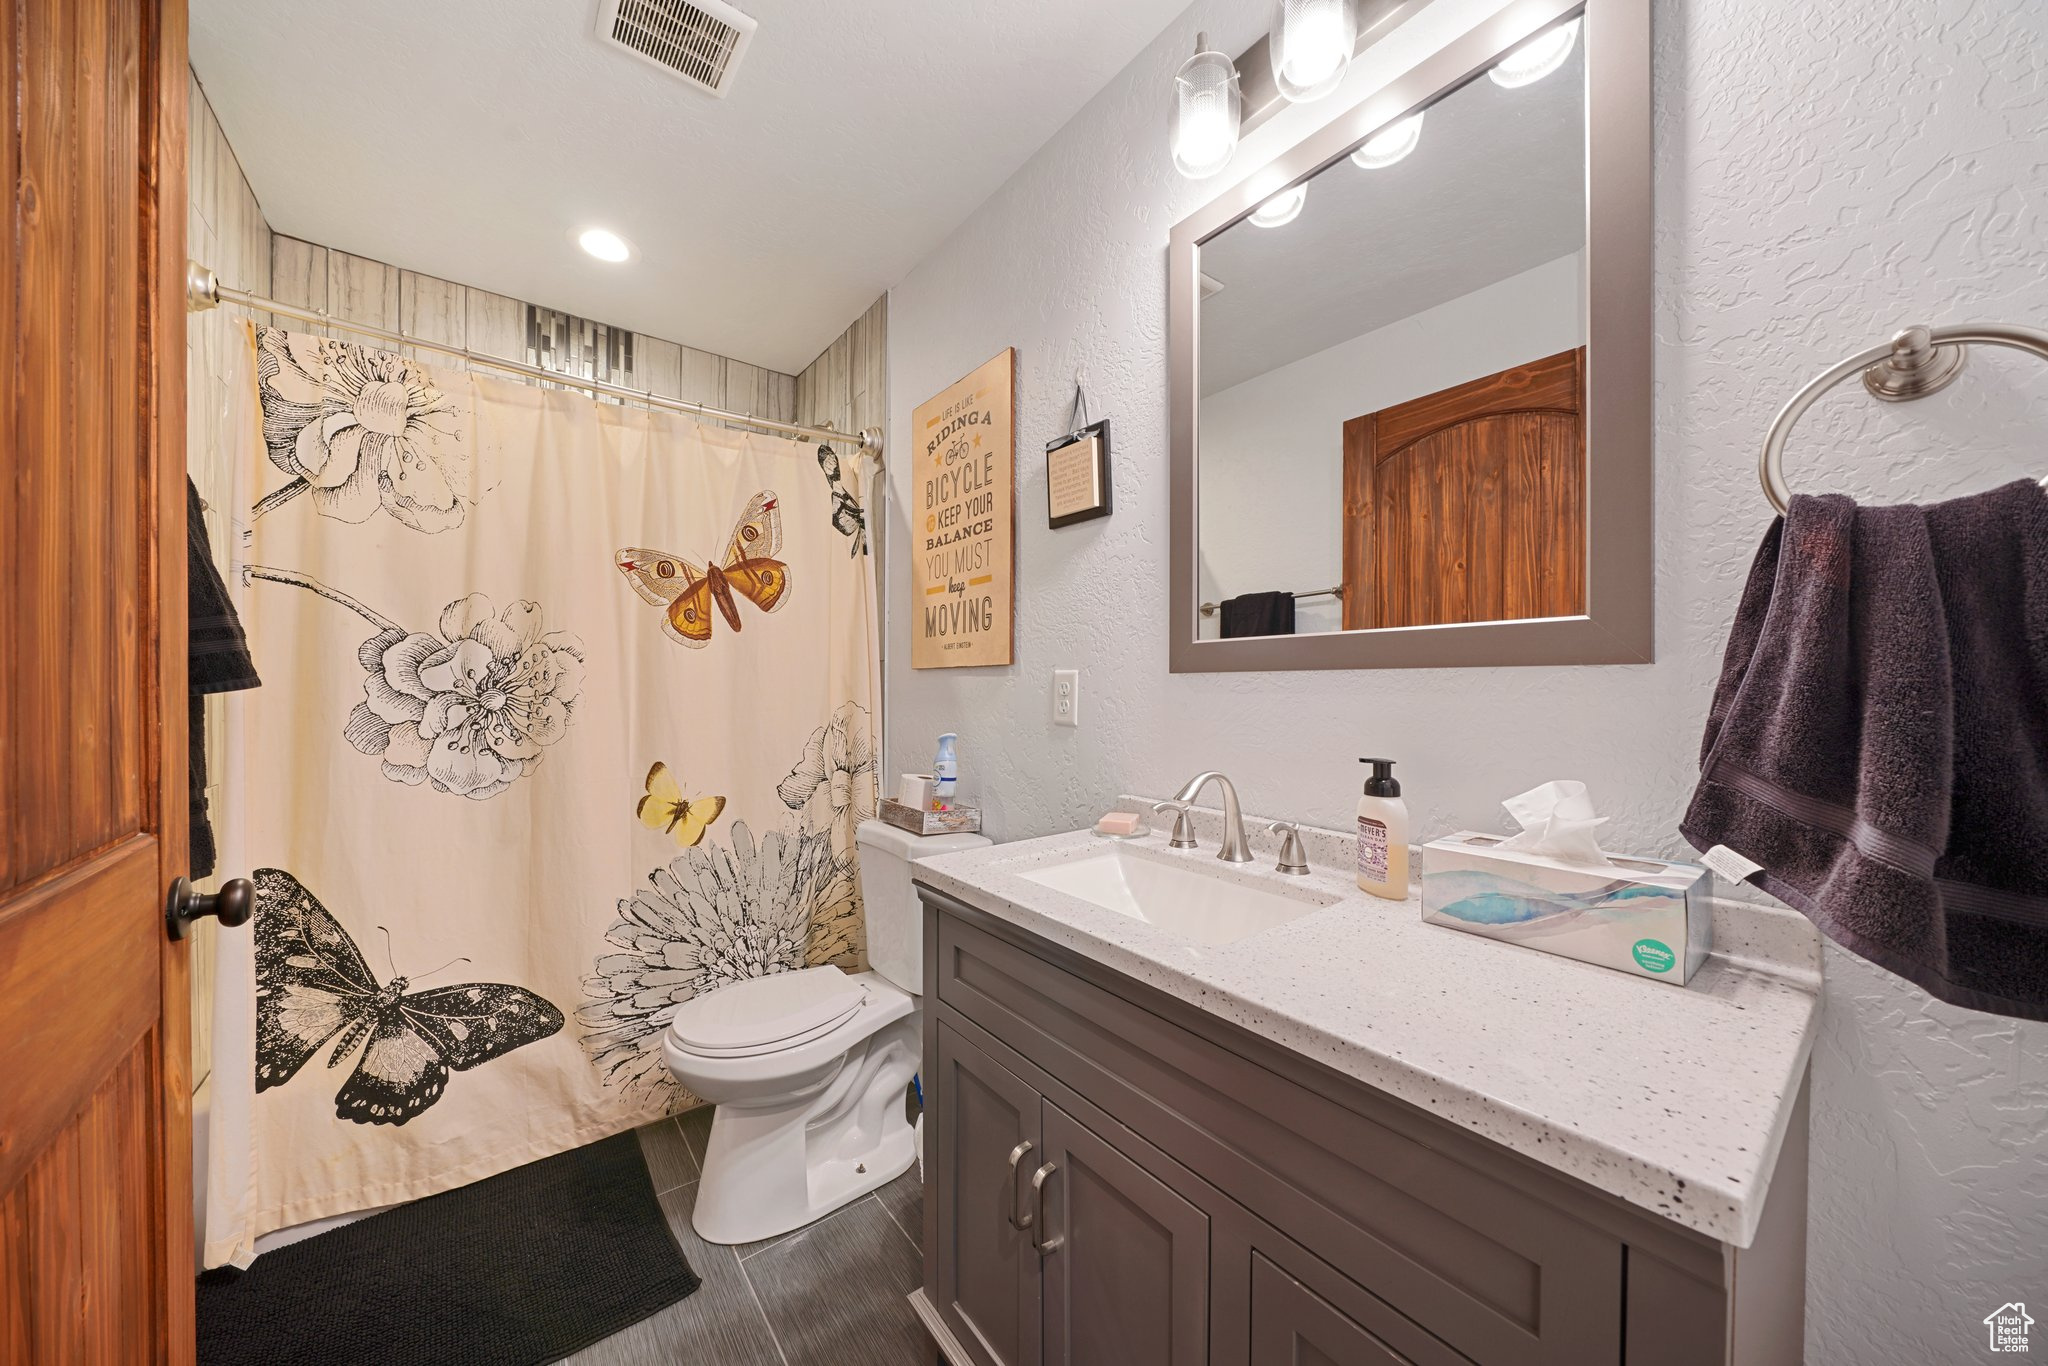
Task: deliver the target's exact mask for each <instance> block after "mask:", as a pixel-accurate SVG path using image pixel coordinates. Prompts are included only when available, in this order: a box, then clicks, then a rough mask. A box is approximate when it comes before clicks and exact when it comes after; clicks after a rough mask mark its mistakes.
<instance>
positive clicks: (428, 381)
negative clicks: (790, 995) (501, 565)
mask: <svg viewBox="0 0 2048 1366" xmlns="http://www.w3.org/2000/svg"><path fill="white" fill-rule="evenodd" d="M256 336H257V360H256V375H257V383H258V384H259V385H260V386H261V387H262V396H263V397H262V402H263V443H264V446H265V447H266V448H267V449H268V451H269V454H270V463H271V464H273V465H275V466H277V467H278V468H279V469H281V470H283V471H284V472H285V473H286V474H288V475H291V476H292V480H291V482H290V483H288V484H286V485H285V486H284V487H282V488H280V489H277V490H275V491H274V492H272V493H269V494H266V495H265V496H264V497H263V498H262V499H261V500H260V501H258V502H257V504H256V507H255V515H256V516H258V517H261V516H262V515H264V514H265V513H267V512H271V511H273V510H275V509H276V508H278V507H281V506H282V505H283V504H285V503H286V502H288V501H290V500H291V499H293V498H296V497H298V496H299V495H301V494H305V495H307V496H308V499H309V501H310V502H311V503H312V504H313V507H314V509H315V510H316V511H318V512H319V513H320V515H321V516H323V517H335V518H339V519H340V520H341V521H344V522H362V521H367V520H368V519H369V518H370V517H372V516H374V515H375V514H376V512H377V510H378V509H379V508H380V507H381V508H382V509H384V511H386V512H388V513H390V514H391V516H392V517H394V518H396V519H397V520H398V521H399V522H401V523H403V524H404V525H406V526H409V527H411V528H412V529H413V530H414V531H428V532H434V531H447V530H449V529H451V528H453V527H458V526H461V525H462V519H463V516H464V513H465V510H466V508H467V507H468V505H469V504H470V503H472V502H474V501H475V497H476V477H477V473H476V459H477V456H476V450H475V444H474V440H473V437H472V433H471V431H470V430H469V428H470V425H471V424H470V423H469V422H468V421H467V413H466V411H465V410H464V407H463V406H461V405H457V404H456V403H454V402H452V401H451V400H450V399H449V397H448V395H447V394H446V393H445V392H443V390H442V389H441V387H440V386H439V385H438V384H437V383H435V381H434V380H433V378H432V377H431V376H430V374H429V373H428V371H427V369H426V368H425V367H424V366H422V365H419V364H417V363H416V362H414V361H410V360H407V359H406V358H405V357H403V356H401V355H398V354H397V353H396V352H392V351H377V350H373V349H371V348H369V347H366V346H357V345H355V344H353V343H351V342H344V341H334V340H332V339H330V338H327V337H314V336H309V335H307V334H305V333H303V332H286V331H283V330H282V329H280V328H275V327H265V328H259V329H258V330H257V334H256Z"/></svg>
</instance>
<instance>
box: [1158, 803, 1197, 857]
mask: <svg viewBox="0 0 2048 1366" xmlns="http://www.w3.org/2000/svg"><path fill="white" fill-rule="evenodd" d="M1152 809H1153V810H1154V811H1171V812H1172V813H1173V835H1172V837H1171V838H1169V839H1168V840H1167V841H1166V847H1167V848H1169V849H1193V848H1196V847H1197V845H1196V844H1195V836H1194V832H1193V831H1191V830H1190V829H1188V804H1187V803H1186V802H1175V801H1165V802H1154V803H1152Z"/></svg>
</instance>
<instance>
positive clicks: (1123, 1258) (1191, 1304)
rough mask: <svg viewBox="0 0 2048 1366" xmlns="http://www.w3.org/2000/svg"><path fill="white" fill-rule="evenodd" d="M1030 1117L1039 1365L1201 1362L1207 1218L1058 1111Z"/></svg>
mask: <svg viewBox="0 0 2048 1366" xmlns="http://www.w3.org/2000/svg"><path fill="white" fill-rule="evenodd" d="M1040 1113H1041V1115H1042V1117H1043V1123H1042V1126H1041V1127H1042V1128H1043V1130H1044V1134H1045V1162H1044V1163H1043V1164H1041V1165H1040V1166H1039V1167H1038V1168H1035V1169H1034V1171H1033V1180H1034V1181H1041V1177H1040V1175H1039V1173H1041V1172H1042V1173H1043V1177H1042V1185H1043V1191H1042V1192H1040V1193H1039V1194H1038V1195H1037V1197H1036V1198H1035V1199H1034V1207H1035V1211H1036V1224H1035V1225H1034V1227H1033V1228H1032V1230H1031V1232H1032V1235H1033V1237H1034V1240H1035V1246H1037V1247H1038V1248H1039V1250H1040V1253H1039V1255H1040V1259H1041V1261H1042V1263H1043V1267H1044V1285H1045V1289H1044V1294H1045V1366H1199V1363H1203V1362H1206V1361H1207V1360H1208V1356H1209V1323H1208V1320H1209V1220H1208V1216H1206V1215H1205V1214H1203V1213H1202V1211H1201V1210H1199V1209H1197V1208H1195V1206H1193V1205H1191V1204H1189V1203H1188V1202H1187V1201H1186V1200H1184V1199H1182V1198H1181V1197H1180V1196H1178V1195H1176V1194H1174V1193H1173V1192H1172V1191H1171V1190H1169V1189H1168V1188H1167V1187H1166V1185H1165V1183H1164V1182H1162V1181H1160V1180H1159V1179H1158V1178H1157V1177H1155V1176H1153V1175H1151V1174H1150V1173H1149V1172H1147V1171H1145V1170H1144V1169H1143V1168H1142V1167H1140V1166H1138V1164H1137V1163H1135V1162H1133V1161H1131V1159H1129V1158H1128V1157H1125V1156H1124V1155H1123V1154H1122V1153H1120V1152H1118V1151H1117V1150H1116V1149H1115V1148H1112V1147H1111V1146H1110V1145H1109V1144H1108V1143H1106V1142H1104V1141H1103V1140H1102V1139H1101V1138H1099V1137H1098V1136H1097V1135H1095V1134H1094V1133H1093V1132H1091V1131H1089V1130H1088V1129H1085V1128H1083V1127H1082V1126H1081V1125H1080V1123H1079V1122H1077V1121H1076V1120H1075V1119H1074V1118H1073V1117H1072V1116H1070V1115H1068V1114H1067V1113H1066V1112H1065V1111H1064V1110H1061V1109H1060V1108H1059V1107H1058V1106H1057V1105H1054V1104H1053V1103H1052V1102H1050V1101H1047V1102H1045V1104H1044V1107H1043V1109H1042V1110H1041V1112H1040ZM1047 1168H1050V1170H1047Z"/></svg>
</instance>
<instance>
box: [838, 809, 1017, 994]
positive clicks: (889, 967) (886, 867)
mask: <svg viewBox="0 0 2048 1366" xmlns="http://www.w3.org/2000/svg"><path fill="white" fill-rule="evenodd" d="M854 838H855V839H856V840H857V841H859V844H860V898H861V902H862V905H863V906H864V907H865V909H866V913H867V922H868V964H869V966H871V967H872V968H874V970H875V971H876V972H879V973H881V974H882V975H883V976H884V977H886V978H888V979H889V980H890V981H892V982H894V983H895V984H896V985H897V986H899V987H902V988H903V989H904V990H905V991H907V992H909V993H911V994H912V995H913V996H916V995H922V994H923V992H924V913H923V912H922V910H921V909H920V908H919V907H918V904H917V893H916V892H915V891H914V890H912V888H911V886H910V865H911V863H912V862H914V861H915V860H917V859H921V858H930V857H931V856H932V855H934V854H950V853H953V852H954V851H955V850H959V849H979V848H981V847H982V846H984V845H986V844H988V843H989V842H990V841H989V838H988V837H987V836H986V835H913V834H911V833H910V832H909V831H908V830H899V829H897V828H896V827H895V826H893V825H890V824H888V823H886V822H884V821H862V822H861V825H860V829H859V830H858V831H856V832H855V835H854Z"/></svg>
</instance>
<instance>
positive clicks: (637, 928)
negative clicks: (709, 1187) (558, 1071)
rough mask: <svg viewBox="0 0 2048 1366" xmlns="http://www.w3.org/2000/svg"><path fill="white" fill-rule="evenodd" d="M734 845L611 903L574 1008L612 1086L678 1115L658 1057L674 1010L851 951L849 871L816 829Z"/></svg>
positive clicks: (688, 859) (705, 849)
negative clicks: (604, 944) (614, 910)
mask: <svg viewBox="0 0 2048 1366" xmlns="http://www.w3.org/2000/svg"><path fill="white" fill-rule="evenodd" d="M730 836H731V843H730V844H729V845H720V844H718V843H716V842H715V839H707V840H705V841H704V842H703V843H702V844H700V845H698V846H697V847H695V848H692V849H689V850H686V851H685V852H684V853H683V854H682V855H681V856H680V857H678V858H676V859H674V860H672V861H670V862H669V863H667V864H665V865H664V866H662V867H660V868H656V869H655V870H654V871H653V872H652V873H649V874H648V875H647V886H645V887H643V888H641V889H640V890H639V891H637V892H635V893H634V894H633V895H632V896H630V897H627V898H625V899H623V900H621V901H620V902H619V918H618V919H617V920H616V921H614V922H613V923H612V926H611V928H610V929H609V930H608V931H607V932H606V934H605V938H606V939H607V940H608V941H610V943H611V945H612V946H613V948H614V949H615V950H616V951H615V952H610V953H604V954H600V955H599V956H598V958H597V960H596V962H595V963H594V964H593V967H592V971H591V973H590V975H589V976H587V977H585V978H584V979H583V990H584V994H585V996H586V997H587V998H588V1004H586V1005H584V1006H583V1007H582V1008H581V1009H579V1010H578V1011H577V1012H576V1019H577V1022H578V1023H580V1024H582V1025H583V1026H584V1027H585V1028H586V1030H587V1031H588V1032H587V1033H586V1034H585V1035H584V1038H583V1046H584V1047H585V1048H586V1049H588V1050H589V1052H590V1057H591V1061H592V1062H594V1063H595V1064H596V1066H597V1069H598V1074H599V1075H600V1076H601V1077H603V1078H604V1081H605V1084H606V1085H608V1086H616V1087H619V1088H621V1089H622V1090H626V1091H629V1092H634V1093H637V1094H641V1095H647V1096H652V1097H656V1098H658V1101H659V1103H660V1104H661V1105H662V1106H663V1108H664V1109H668V1108H674V1107H675V1106H677V1105H678V1104H679V1103H680V1102H682V1101H683V1100H684V1099H685V1093H684V1092H683V1090H682V1088H681V1086H679V1085H678V1084H677V1083H676V1080H675V1077H674V1076H673V1075H672V1074H671V1073H670V1072H669V1070H668V1063H667V1061H666V1060H665V1059H664V1058H663V1057H662V1052H661V1039H662V1035H663V1034H664V1033H665V1032H666V1031H667V1029H668V1025H669V1021H670V1020H672V1019H674V1018H675V1013H676V1007H677V1006H679V1005H681V1004H682V1003H683V1002H685V1001H687V1000H689V999H690V998H691V997H693V996H699V995H702V994H703V993H704V992H707V991H713V990H716V989H717V988H719V987H722V986H725V985H726V984H727V983H730V982H739V981H744V980H746V979H747V978H749V977H765V976H767V975H768V974H770V973H775V972H789V971H792V970H793V969H796V968H801V967H805V966H809V965H812V964H816V963H820V962H825V961H830V959H829V957H819V956H817V955H818V951H819V950H820V948H824V949H827V950H835V949H836V950H837V951H838V952H839V953H840V954H842V955H843V954H844V953H845V952H847V951H848V950H851V949H855V948H856V947H857V937H858V923H857V920H856V917H855V889H854V870H853V865H852V863H850V862H849V861H847V860H845V859H842V858H840V857H839V856H838V855H837V854H836V853H834V852H833V849H832V840H831V836H830V835H829V834H828V833H827V832H826V831H824V830H821V829H814V828H812V827H810V826H809V825H806V824H802V823H799V824H798V826H797V828H796V829H795V830H794V831H792V832H785V831H782V830H771V831H769V832H768V833H767V834H766V835H763V836H762V837H761V838H760V839H759V840H758V841H757V840H756V839H755V837H754V832H753V831H752V830H751V829H749V828H748V826H747V823H746V822H745V821H735V822H733V825H732V829H731V832H730Z"/></svg>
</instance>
